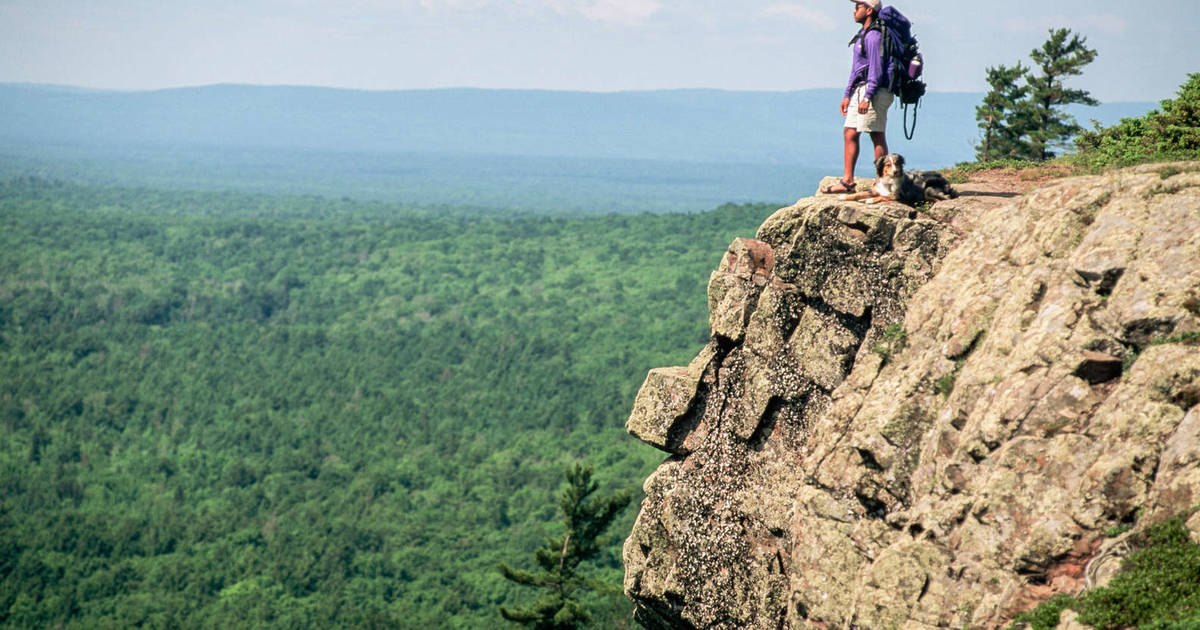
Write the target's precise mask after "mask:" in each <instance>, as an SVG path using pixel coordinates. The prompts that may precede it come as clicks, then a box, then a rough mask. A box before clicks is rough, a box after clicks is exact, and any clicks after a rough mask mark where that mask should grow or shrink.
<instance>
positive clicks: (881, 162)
mask: <svg viewBox="0 0 1200 630" xmlns="http://www.w3.org/2000/svg"><path fill="white" fill-rule="evenodd" d="M957 196H958V193H957V192H955V190H954V188H952V187H951V186H950V182H949V181H947V180H946V178H945V177H944V176H942V174H941V173H938V172H936V171H909V172H905V171H904V156H902V155H899V154H897V153H889V154H887V155H885V156H883V157H880V158H879V159H878V160H875V183H873V184H871V187H870V188H868V189H867V190H864V191H861V192H856V193H849V194H845V195H838V199H844V200H846V201H862V202H863V203H879V202H881V201H899V202H900V203H903V204H907V205H910V206H912V205H915V204H918V203H922V202H925V201H941V200H944V199H953V198H955V197H957Z"/></svg>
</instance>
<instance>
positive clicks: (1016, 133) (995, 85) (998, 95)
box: [975, 62, 1029, 162]
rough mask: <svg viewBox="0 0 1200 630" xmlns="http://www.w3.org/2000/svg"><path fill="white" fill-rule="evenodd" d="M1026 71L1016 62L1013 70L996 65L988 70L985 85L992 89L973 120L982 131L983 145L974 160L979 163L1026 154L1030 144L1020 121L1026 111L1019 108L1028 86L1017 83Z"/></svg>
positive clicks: (984, 98)
mask: <svg viewBox="0 0 1200 630" xmlns="http://www.w3.org/2000/svg"><path fill="white" fill-rule="evenodd" d="M1027 72H1029V68H1026V67H1025V66H1022V65H1021V63H1020V62H1017V65H1016V66H1015V67H1012V68H1009V67H1007V66H997V67H995V68H988V69H987V82H988V85H989V86H990V87H991V90H990V91H989V92H988V93H987V95H986V96H984V97H983V104H982V105H980V106H979V107H976V108H975V120H978V121H979V128H980V129H982V130H983V143H982V144H980V145H979V146H978V147H977V151H976V153H975V159H977V160H979V161H981V162H982V161H985V160H999V159H1005V158H1018V157H1023V156H1026V155H1028V154H1029V143H1028V142H1026V141H1025V140H1024V139H1023V138H1022V137H1021V136H1022V133H1021V132H1022V130H1023V129H1024V128H1025V125H1024V124H1023V121H1022V120H1020V119H1019V117H1020V116H1021V114H1023V113H1025V112H1027V109H1026V108H1024V107H1022V105H1021V103H1022V102H1023V100H1024V98H1025V96H1026V95H1027V94H1028V93H1029V88H1028V86H1025V85H1021V84H1020V80H1021V78H1022V77H1023V76H1025V73H1027Z"/></svg>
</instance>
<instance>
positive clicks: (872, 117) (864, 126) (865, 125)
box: [845, 84, 895, 133]
mask: <svg viewBox="0 0 1200 630" xmlns="http://www.w3.org/2000/svg"><path fill="white" fill-rule="evenodd" d="M866 91H867V86H866V85H865V84H864V85H860V86H858V87H856V88H854V93H853V94H851V95H850V108H849V109H847V110H846V125H845V126H846V127H848V128H851V129H857V130H858V131H859V133H862V132H864V131H887V112H888V108H889V107H891V106H892V99H894V98H895V97H894V96H892V93H891V92H889V91H887V89H886V88H879V89H877V90H875V97H874V98H872V99H871V105H870V106H869V107H867V113H865V114H860V113H858V103H859V101H861V100H862V97H863V93H864V92H866Z"/></svg>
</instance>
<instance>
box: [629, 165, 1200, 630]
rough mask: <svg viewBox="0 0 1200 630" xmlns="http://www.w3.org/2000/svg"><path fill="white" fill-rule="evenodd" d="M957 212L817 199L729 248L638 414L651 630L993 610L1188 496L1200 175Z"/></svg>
mask: <svg viewBox="0 0 1200 630" xmlns="http://www.w3.org/2000/svg"><path fill="white" fill-rule="evenodd" d="M947 203H953V204H955V205H953V209H952V210H948V209H947V207H941V208H939V206H940V205H941V204H937V205H935V206H934V208H933V209H931V211H930V212H929V213H928V214H923V213H914V212H912V211H911V210H910V209H908V208H906V207H902V206H898V205H889V204H882V205H877V206H873V207H872V206H867V205H863V204H858V203H854V202H844V201H837V200H836V199H832V198H830V197H816V198H809V199H803V200H801V201H799V202H798V203H797V204H795V205H793V206H790V207H788V208H783V209H781V210H779V211H778V212H776V213H775V214H773V215H772V216H771V217H769V218H768V219H767V220H766V221H765V222H764V223H763V225H762V227H760V228H759V230H758V233H757V234H756V237H755V238H754V239H738V240H737V241H735V242H734V243H733V244H732V245H731V247H730V249H729V251H728V252H727V254H726V256H725V258H724V259H723V260H722V263H721V266H720V268H719V269H718V270H717V271H715V272H714V273H713V276H712V278H711V279H710V282H709V307H710V325H711V328H712V341H711V342H710V343H709V345H708V346H707V347H706V348H705V349H704V351H702V352H701V354H700V355H699V356H698V357H697V358H696V360H694V361H693V362H692V364H691V365H689V366H688V367H686V368H684V367H679V368H660V369H657V370H653V371H651V373H650V374H649V375H648V377H647V380H646V384H645V385H643V387H642V390H641V391H640V392H639V394H638V398H637V401H636V402H635V404H634V409H633V412H632V413H631V415H630V420H629V423H628V425H627V427H628V428H629V430H630V432H631V433H633V434H634V435H635V436H637V437H638V438H639V439H642V440H643V441H645V442H647V443H649V444H651V445H652V446H655V447H656V448H659V449H661V450H664V451H666V452H667V453H669V454H670V459H668V460H667V461H666V462H665V463H664V464H663V465H662V466H660V467H659V469H658V470H657V471H656V472H655V473H654V474H653V475H652V476H651V478H650V479H648V480H647V482H646V485H645V488H646V499H645V501H644V502H643V504H642V508H641V511H640V513H639V515H638V518H637V522H636V524H635V526H634V529H633V531H632V532H631V534H630V536H629V538H628V539H627V541H626V543H625V551H624V559H625V566H626V577H625V591H626V593H627V594H628V595H629V596H630V597H631V598H633V600H634V601H635V602H636V604H637V616H638V619H639V620H640V621H641V623H643V624H644V625H646V626H647V627H650V628H771V629H777V628H851V627H855V628H911V629H916V628H949V627H972V628H998V627H1001V626H1003V625H1004V624H1006V623H1007V621H1008V620H1010V619H1011V618H1012V617H1013V616H1015V615H1016V614H1018V613H1020V612H1023V611H1024V610H1028V609H1029V608H1031V607H1033V606H1034V605H1036V604H1037V603H1038V602H1039V601H1042V600H1045V599H1047V598H1049V597H1051V596H1053V595H1055V594H1057V593H1075V592H1077V591H1078V590H1080V589H1082V588H1085V587H1086V586H1087V585H1088V575H1087V568H1088V566H1089V563H1090V562H1091V561H1092V560H1095V559H1096V558H1098V557H1100V556H1102V555H1104V554H1110V553H1111V551H1110V548H1111V545H1109V546H1105V541H1106V540H1107V537H1106V535H1105V532H1106V531H1111V530H1112V529H1113V528H1114V527H1123V528H1125V529H1128V528H1129V527H1130V526H1132V527H1134V528H1140V527H1142V526H1144V525H1145V524H1148V523H1153V522H1157V521H1161V520H1164V519H1166V518H1169V517H1171V516H1173V515H1175V514H1177V513H1179V512H1181V511H1183V510H1186V509H1189V508H1191V507H1194V506H1196V505H1197V504H1200V407H1198V406H1197V405H1198V404H1200V348H1198V345H1197V339H1198V338H1200V174H1197V173H1196V169H1195V168H1189V169H1179V171H1178V172H1177V173H1174V174H1169V175H1168V176H1167V177H1165V178H1164V176H1163V175H1162V174H1160V172H1159V171H1158V170H1155V169H1153V168H1148V167H1142V168H1134V169H1128V170H1125V171H1120V172H1117V173H1114V174H1110V175H1104V176H1092V177H1082V178H1073V179H1067V180H1062V181H1060V182H1057V183H1054V184H1051V185H1049V186H1046V187H1043V188H1041V189H1038V190H1035V191H1033V192H1031V193H1029V194H1027V195H1025V196H1023V197H1019V198H1016V199H1013V200H1012V201H1011V202H1009V203H1005V204H990V205H989V204H980V203H976V202H974V201H973V200H971V199H970V197H969V194H968V195H965V199H964V198H960V199H959V200H955V202H947ZM954 212H957V213H974V214H972V216H969V217H956V218H954V219H953V220H947V217H949V216H951V215H952V214H953V213H954ZM934 217H936V218H934ZM964 228H965V229H964ZM889 326H890V327H891V328H892V329H893V331H894V330H896V329H897V327H901V326H902V329H903V335H904V338H905V341H906V342H905V343H904V344H903V346H902V347H897V348H895V351H894V352H889V354H888V356H887V357H886V359H885V357H883V356H880V354H879V353H878V352H875V351H873V350H872V348H877V347H878V346H879V343H880V340H881V339H882V338H883V336H884V334H885V331H886V330H888V329H889ZM1193 520H1194V521H1195V520H1196V519H1193ZM1189 526H1190V527H1191V528H1192V531H1193V532H1196V530H1197V529H1198V528H1200V526H1197V525H1195V524H1194V523H1189ZM1099 564H1100V563H1096V564H1095V566H1098V565H1099ZM1093 568H1095V567H1093Z"/></svg>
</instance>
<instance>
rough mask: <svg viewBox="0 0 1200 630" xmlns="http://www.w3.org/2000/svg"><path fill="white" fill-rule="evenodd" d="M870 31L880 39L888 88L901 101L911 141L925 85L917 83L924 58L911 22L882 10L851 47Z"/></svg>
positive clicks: (905, 135) (905, 128)
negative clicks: (909, 112)
mask: <svg viewBox="0 0 1200 630" xmlns="http://www.w3.org/2000/svg"><path fill="white" fill-rule="evenodd" d="M873 30H878V31H879V32H880V34H881V35H882V36H883V39H882V42H883V67H884V68H885V69H890V72H889V73H888V83H887V88H888V91H890V92H891V93H892V94H895V95H896V96H897V97H898V98H899V100H900V107H901V110H902V114H901V117H902V120H903V121H904V137H905V138H906V139H908V140H912V137H913V133H915V132H916V131H917V107H919V106H920V102H921V97H922V96H925V82H924V81H921V80H920V76H921V72H922V71H923V70H924V58H923V57H922V55H921V52H920V51H919V50H918V49H917V38H915V37H913V34H912V22H911V21H910V20H909V19H908V18H906V17H904V14H902V13H900V12H899V11H897V10H896V8H895V7H892V6H886V7H883V9H881V10H880V11H879V15H878V16H877V18H876V19H875V20H874V21H873V22H871V26H870V28H868V29H866V30H864V31H862V32H860V33H859V34H857V35H855V36H854V39H852V40H850V44H851V45H853V44H854V42H856V41H858V39H859V38H860V37H862V36H863V35H865V34H866V31H873ZM909 105H912V106H913V117H912V129H911V130H909V128H908V106H909Z"/></svg>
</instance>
